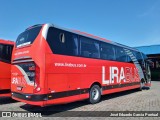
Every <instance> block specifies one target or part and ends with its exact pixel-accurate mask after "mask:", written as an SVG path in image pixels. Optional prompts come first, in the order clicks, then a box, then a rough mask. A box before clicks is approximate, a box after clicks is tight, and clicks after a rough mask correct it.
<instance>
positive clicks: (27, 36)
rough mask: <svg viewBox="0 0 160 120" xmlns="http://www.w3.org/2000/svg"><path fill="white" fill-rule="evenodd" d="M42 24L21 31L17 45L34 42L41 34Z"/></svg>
mask: <svg viewBox="0 0 160 120" xmlns="http://www.w3.org/2000/svg"><path fill="white" fill-rule="evenodd" d="M41 28H42V26H38V27H34V28H31V29H29V30H26V31H25V32H23V33H21V34H20V35H19V36H18V38H17V40H16V47H21V46H25V45H29V44H32V43H33V41H34V40H35V39H36V37H37V35H38V34H39V32H40V30H41Z"/></svg>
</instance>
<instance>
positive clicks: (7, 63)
mask: <svg viewBox="0 0 160 120" xmlns="http://www.w3.org/2000/svg"><path fill="white" fill-rule="evenodd" d="M13 46H14V42H13V41H9V40H3V39H0V71H1V72H0V97H10V96H11V56H12V49H13Z"/></svg>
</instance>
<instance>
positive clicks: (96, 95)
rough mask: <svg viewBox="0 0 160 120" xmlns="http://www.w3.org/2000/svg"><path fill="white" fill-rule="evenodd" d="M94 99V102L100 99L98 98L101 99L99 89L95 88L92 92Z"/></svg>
mask: <svg viewBox="0 0 160 120" xmlns="http://www.w3.org/2000/svg"><path fill="white" fill-rule="evenodd" d="M91 94H92V98H93V100H97V99H98V97H99V91H98V89H97V88H94V89H93V90H92V93H91Z"/></svg>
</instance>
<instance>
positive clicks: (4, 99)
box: [0, 97, 18, 105]
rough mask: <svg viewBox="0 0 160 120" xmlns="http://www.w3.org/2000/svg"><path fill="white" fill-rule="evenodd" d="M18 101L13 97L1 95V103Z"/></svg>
mask: <svg viewBox="0 0 160 120" xmlns="http://www.w3.org/2000/svg"><path fill="white" fill-rule="evenodd" d="M15 102H18V101H16V100H13V99H12V98H11V97H0V105H2V104H9V103H15Z"/></svg>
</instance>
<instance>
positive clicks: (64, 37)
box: [47, 27, 78, 56]
mask: <svg viewBox="0 0 160 120" xmlns="http://www.w3.org/2000/svg"><path fill="white" fill-rule="evenodd" d="M47 42H48V45H49V46H50V48H51V50H52V52H53V53H54V54H61V55H71V56H75V55H76V56H77V55H78V39H77V37H76V35H74V34H73V33H70V32H67V31H64V30H60V29H58V28H54V27H50V28H49V30H48V34H47Z"/></svg>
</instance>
